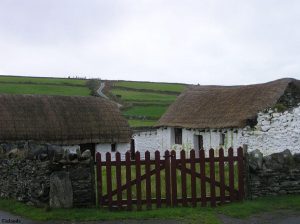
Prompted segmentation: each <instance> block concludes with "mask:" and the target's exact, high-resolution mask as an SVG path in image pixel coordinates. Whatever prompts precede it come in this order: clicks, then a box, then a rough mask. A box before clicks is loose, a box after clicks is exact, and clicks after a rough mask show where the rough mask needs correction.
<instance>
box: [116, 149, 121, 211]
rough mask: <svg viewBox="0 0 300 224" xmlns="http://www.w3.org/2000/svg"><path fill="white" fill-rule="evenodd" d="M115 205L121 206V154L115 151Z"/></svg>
mask: <svg viewBox="0 0 300 224" xmlns="http://www.w3.org/2000/svg"><path fill="white" fill-rule="evenodd" d="M116 179H117V205H118V207H119V209H121V208H122V190H121V187H122V179H121V154H120V153H119V152H116Z"/></svg>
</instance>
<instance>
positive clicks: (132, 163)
mask: <svg viewBox="0 0 300 224" xmlns="http://www.w3.org/2000/svg"><path fill="white" fill-rule="evenodd" d="M215 151H216V150H213V149H210V150H209V154H208V156H206V154H205V152H204V150H203V149H202V150H197V151H195V150H191V151H190V152H189V153H188V154H187V152H186V151H183V150H182V151H181V152H180V155H179V158H177V153H176V152H175V151H174V150H173V151H165V152H164V153H162V154H161V153H160V151H155V153H154V156H152V157H151V153H150V152H149V151H146V152H145V153H144V155H143V157H142V158H141V154H140V152H138V151H137V152H136V153H135V160H132V159H131V154H130V152H126V153H125V160H122V159H121V154H120V153H119V152H117V153H116V154H115V161H112V158H111V153H109V152H108V153H106V154H105V157H104V156H103V155H101V154H100V153H97V155H96V160H97V162H96V164H97V191H98V194H97V197H98V204H99V205H100V206H107V207H109V208H111V209H112V208H118V209H127V210H132V209H134V208H136V209H137V210H142V209H143V208H145V209H151V208H152V207H153V206H154V205H155V207H156V208H160V207H162V206H166V207H170V206H178V205H181V206H193V207H195V206H197V205H198V204H201V206H206V205H207V203H208V202H209V203H210V205H211V206H212V207H215V206H216V205H221V204H224V203H227V202H232V201H235V200H243V198H244V164H243V163H244V155H243V149H242V148H241V147H240V148H238V149H237V153H236V156H234V150H233V149H232V148H229V149H228V155H227V156H225V155H224V150H223V149H222V148H221V149H220V150H218V152H217V153H215ZM216 154H217V155H218V156H216ZM103 157H104V158H105V160H104V161H103Z"/></svg>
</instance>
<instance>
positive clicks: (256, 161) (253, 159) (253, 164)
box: [249, 149, 263, 170]
mask: <svg viewBox="0 0 300 224" xmlns="http://www.w3.org/2000/svg"><path fill="white" fill-rule="evenodd" d="M262 164H263V154H262V153H261V152H260V151H259V150H258V149H256V150H254V151H252V152H250V153H249V167H250V169H252V170H258V169H262Z"/></svg>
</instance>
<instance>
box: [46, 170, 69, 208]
mask: <svg viewBox="0 0 300 224" xmlns="http://www.w3.org/2000/svg"><path fill="white" fill-rule="evenodd" d="M49 201H50V207H51V208H72V206H73V190H72V184H71V179H70V176H69V173H68V172H65V171H59V172H54V173H52V174H51V175H50V196H49Z"/></svg>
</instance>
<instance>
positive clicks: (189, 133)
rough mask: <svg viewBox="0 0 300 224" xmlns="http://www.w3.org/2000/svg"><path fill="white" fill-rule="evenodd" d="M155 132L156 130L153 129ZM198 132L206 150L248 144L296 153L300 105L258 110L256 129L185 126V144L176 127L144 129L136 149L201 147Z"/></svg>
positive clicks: (299, 145)
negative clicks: (177, 140) (279, 110)
mask: <svg viewBox="0 0 300 224" xmlns="http://www.w3.org/2000/svg"><path fill="white" fill-rule="evenodd" d="M152 133H153V131H152ZM222 133H224V134H225V143H224V145H220V143H221V136H222V135H221V134H222ZM197 135H202V136H203V146H204V149H205V150H206V152H208V150H209V149H210V148H213V149H219V148H220V147H223V148H224V149H225V153H226V150H227V149H228V148H229V147H233V148H234V149H237V148H238V147H239V146H243V145H244V144H246V145H248V150H249V151H253V150H255V149H259V150H260V151H262V152H263V153H264V155H269V154H272V153H275V152H281V151H283V150H285V149H289V150H290V151H291V152H292V153H300V106H299V107H296V108H294V109H293V110H291V111H286V112H284V113H277V112H274V111H272V110H269V111H268V112H266V113H258V118H257V125H256V127H255V128H253V129H251V128H250V127H245V128H243V129H242V128H233V129H206V130H197V129H185V128H183V129H182V143H183V144H182V145H176V144H175V138H174V128H171V127H168V128H159V129H157V134H151V135H150V134H149V132H148V133H147V132H141V133H140V134H135V135H134V139H135V142H136V150H139V151H141V152H145V151H146V150H149V151H150V152H151V153H152V152H154V151H155V150H156V149H159V150H160V151H165V150H170V149H173V150H176V152H177V155H179V152H180V150H182V149H184V150H186V151H189V150H191V149H198V148H199V146H198V140H197Z"/></svg>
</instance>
